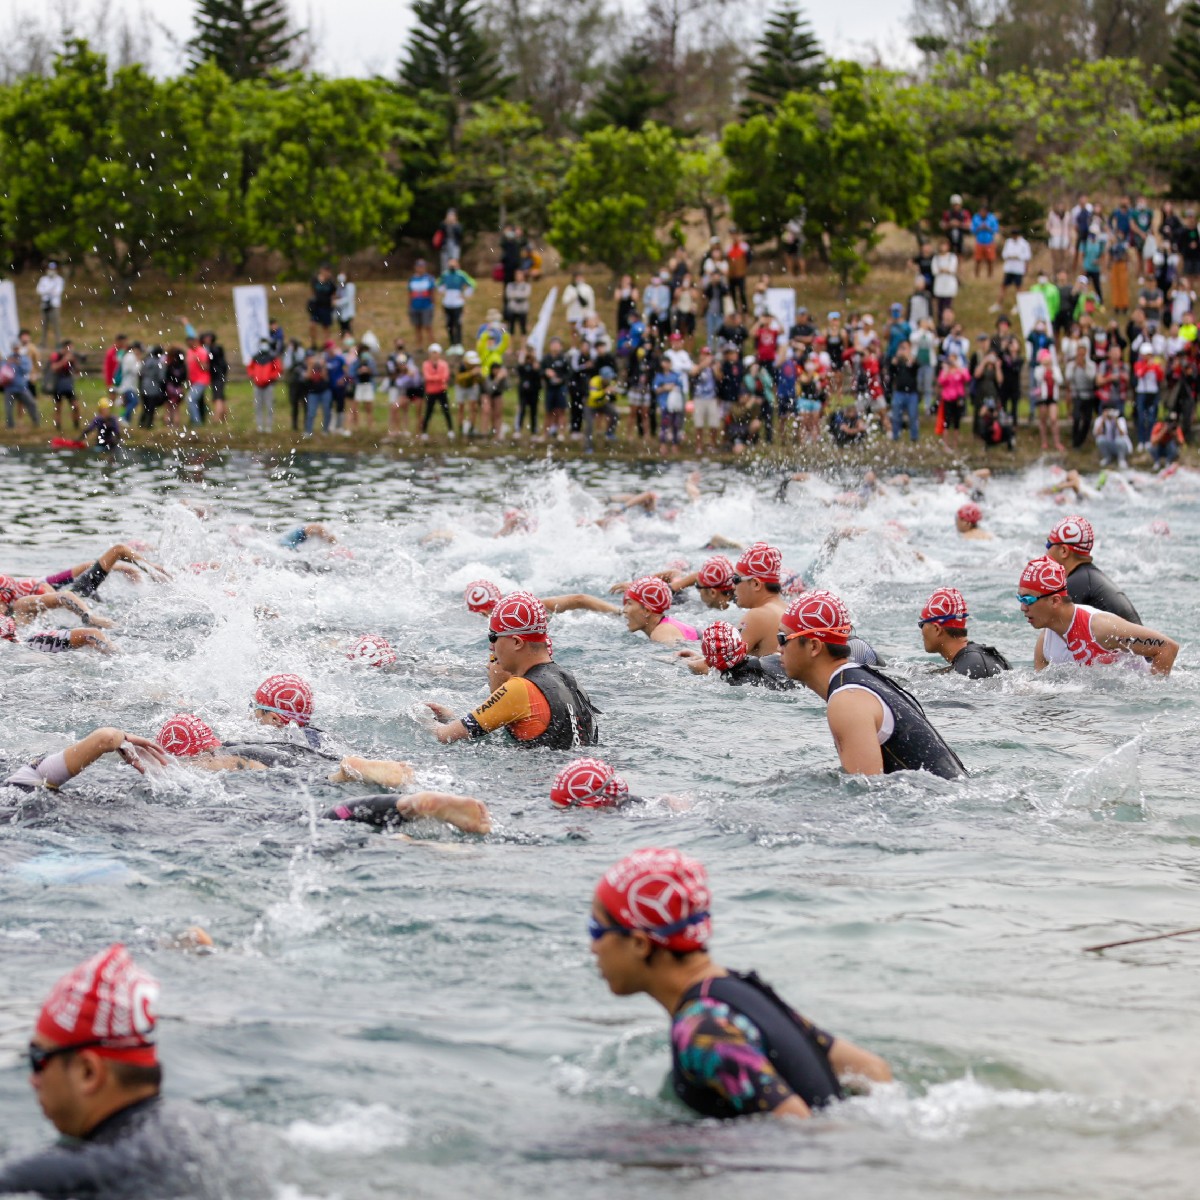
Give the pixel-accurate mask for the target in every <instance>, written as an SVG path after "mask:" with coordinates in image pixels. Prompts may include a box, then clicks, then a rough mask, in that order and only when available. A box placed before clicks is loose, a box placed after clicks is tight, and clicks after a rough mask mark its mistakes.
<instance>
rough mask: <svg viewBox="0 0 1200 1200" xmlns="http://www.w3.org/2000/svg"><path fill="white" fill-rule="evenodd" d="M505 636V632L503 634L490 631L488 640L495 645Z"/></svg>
mask: <svg viewBox="0 0 1200 1200" xmlns="http://www.w3.org/2000/svg"><path fill="white" fill-rule="evenodd" d="M503 636H504V634H502V633H490V632H489V633H488V642H489V644H490V645H493V646H494V645H495V644H496V643H497V642H498V641H499V640H500V639H501V638H502V637H503Z"/></svg>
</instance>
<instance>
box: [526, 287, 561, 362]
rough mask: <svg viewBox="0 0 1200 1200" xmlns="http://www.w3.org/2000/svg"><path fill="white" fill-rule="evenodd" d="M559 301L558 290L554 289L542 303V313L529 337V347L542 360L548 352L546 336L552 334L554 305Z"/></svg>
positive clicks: (539, 314)
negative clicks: (551, 325) (551, 322)
mask: <svg viewBox="0 0 1200 1200" xmlns="http://www.w3.org/2000/svg"><path fill="white" fill-rule="evenodd" d="M557 299H558V288H556V287H552V288H551V289H550V295H548V296H547V297H546V299H545V300H543V301H542V307H541V311H540V312H539V313H538V319H537V324H536V325H534V327H533V332H532V333H531V334H530V335H529V338H528V341H527V345H528V346H529V348H530V349H531V350H532V351H533V352H534V354H536V355H537V356H538V358H541V357H542V355H543V354H545V352H546V334H548V333H549V332H550V318H551V317H553V316H554V303H555V301H556V300H557Z"/></svg>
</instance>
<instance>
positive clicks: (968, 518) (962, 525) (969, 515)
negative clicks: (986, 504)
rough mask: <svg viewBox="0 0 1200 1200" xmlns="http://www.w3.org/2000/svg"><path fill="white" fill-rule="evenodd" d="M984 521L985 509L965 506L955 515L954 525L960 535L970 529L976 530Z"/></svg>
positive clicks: (971, 505)
mask: <svg viewBox="0 0 1200 1200" xmlns="http://www.w3.org/2000/svg"><path fill="white" fill-rule="evenodd" d="M982 520H983V509H982V508H980V507H979V505H978V504H973V503H972V504H964V505H963V506H962V507H961V508H960V509H959V510H958V512H956V513H955V514H954V524H955V526H956V527H957V528H958V532H959V533H966V532H967V530H968V529H974V528H975V527H976V526H977V525H978V524H979V522H980V521H982Z"/></svg>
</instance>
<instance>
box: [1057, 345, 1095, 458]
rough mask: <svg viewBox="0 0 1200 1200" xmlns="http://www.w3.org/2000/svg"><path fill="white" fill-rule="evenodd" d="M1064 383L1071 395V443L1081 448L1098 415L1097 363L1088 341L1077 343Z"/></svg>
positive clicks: (1068, 364) (1068, 363) (1069, 361)
mask: <svg viewBox="0 0 1200 1200" xmlns="http://www.w3.org/2000/svg"><path fill="white" fill-rule="evenodd" d="M1064 383H1065V385H1066V389H1067V391H1068V393H1069V394H1070V397H1071V445H1072V446H1073V447H1074V448H1075V449H1076V450H1079V449H1080V448H1081V447H1082V446H1083V444H1084V442H1086V441H1087V439H1088V434H1089V433H1090V432H1091V429H1092V422H1093V421H1094V420H1095V415H1096V364H1095V362H1094V361H1093V359H1092V356H1091V355H1090V354H1089V353H1088V347H1087V343H1086V342H1084V341H1080V342H1078V343H1077V344H1076V346H1075V350H1074V354H1073V355H1072V357H1071V358H1070V359H1069V360H1068V361H1067V369H1066V371H1065V372H1064Z"/></svg>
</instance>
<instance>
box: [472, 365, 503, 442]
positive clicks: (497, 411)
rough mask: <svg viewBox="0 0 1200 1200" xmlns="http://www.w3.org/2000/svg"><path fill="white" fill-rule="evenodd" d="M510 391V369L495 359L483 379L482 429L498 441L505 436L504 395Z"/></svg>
mask: <svg viewBox="0 0 1200 1200" xmlns="http://www.w3.org/2000/svg"><path fill="white" fill-rule="evenodd" d="M507 390H508V368H507V367H506V366H505V365H504V363H503V361H502V360H499V359H493V360H492V362H491V364H490V365H489V366H488V367H487V372H486V374H485V375H484V377H483V389H482V401H481V410H482V411H481V417H480V422H479V424H480V428H481V430H482V431H483V432H484V433H490V434H491V436H492V440H493V441H496V440H498V439H499V438H502V437H503V436H504V393H505V392H506V391H507Z"/></svg>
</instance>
